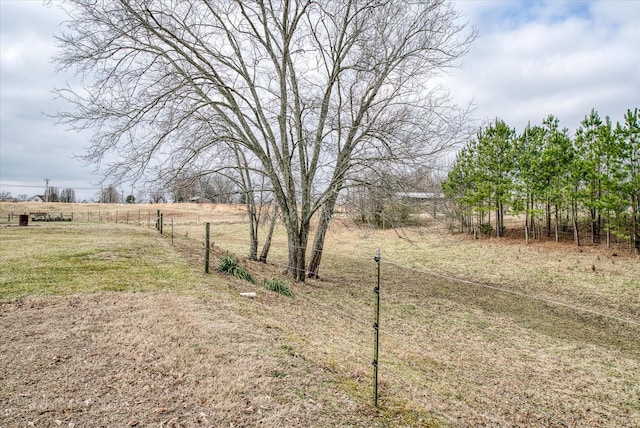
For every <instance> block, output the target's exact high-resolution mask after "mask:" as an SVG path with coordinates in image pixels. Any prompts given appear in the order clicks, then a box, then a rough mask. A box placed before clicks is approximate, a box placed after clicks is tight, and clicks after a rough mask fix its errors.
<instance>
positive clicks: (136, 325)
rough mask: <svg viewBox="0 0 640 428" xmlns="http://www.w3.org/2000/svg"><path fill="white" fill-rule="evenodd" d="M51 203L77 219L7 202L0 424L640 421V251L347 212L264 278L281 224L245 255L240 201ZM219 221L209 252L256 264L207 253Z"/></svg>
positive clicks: (2, 242) (279, 259)
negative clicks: (216, 270)
mask: <svg viewBox="0 0 640 428" xmlns="http://www.w3.org/2000/svg"><path fill="white" fill-rule="evenodd" d="M38 207H42V205H40V206H38ZM45 209H46V210H50V211H56V212H65V213H66V212H74V221H73V222H71V223H39V224H32V225H30V226H29V227H26V228H24V227H17V226H14V225H11V226H9V225H3V224H2V222H3V221H4V222H5V223H6V222H7V221H8V220H9V217H10V216H9V215H8V213H10V212H14V213H19V211H21V212H28V211H29V210H34V208H32V207H31V206H26V205H22V204H0V331H2V332H3V333H2V335H3V341H2V342H1V343H0V371H2V373H3V374H4V376H3V378H4V379H5V380H4V381H3V387H2V389H0V426H3V427H5V426H7V427H9V426H26V425H27V424H28V423H29V422H33V423H34V424H35V425H36V426H43V425H44V426H49V425H60V426H76V427H78V426H150V425H153V426H158V425H160V426H171V424H173V426H255V425H258V424H260V423H262V424H263V425H264V426H318V427H322V426H345V427H346V426H442V427H449V426H454V427H457V426H463V427H473V426H494V427H507V426H508V427H514V426H517V427H550V426H552V427H556V426H557V427H583V426H590V427H591V426H593V427H598V426H602V427H635V426H640V387H639V385H640V279H639V278H640V262H639V260H638V258H634V257H632V256H628V255H624V254H618V253H616V252H614V251H612V250H606V249H602V248H593V247H580V248H574V247H572V246H563V245H557V244H548V243H546V244H540V243H533V244H530V245H523V244H514V243H510V242H509V241H498V240H481V241H473V240H469V239H467V238H466V237H461V236H451V235H448V234H446V233H443V232H442V231H441V230H440V229H439V228H438V227H437V225H434V226H432V227H427V228H423V229H420V230H402V231H389V230H387V231H373V230H370V229H367V228H362V227H356V226H355V225H354V224H352V223H351V222H349V221H348V220H347V219H341V218H337V219H336V220H335V221H334V223H333V224H332V227H331V231H330V234H329V236H328V242H327V245H326V247H325V253H324V256H323V265H322V267H321V271H320V273H321V279H319V280H309V281H308V282H307V283H306V284H290V285H291V286H292V287H293V289H294V297H293V298H288V297H284V296H281V295H278V294H276V293H273V292H270V291H267V290H265V289H264V288H263V287H262V281H263V280H265V279H272V278H280V279H283V280H285V281H287V280H286V277H283V276H282V271H283V266H284V263H285V260H286V241H285V239H284V235H283V233H282V229H279V230H278V233H277V236H276V238H275V240H274V244H273V248H272V251H271V253H270V263H269V264H267V265H264V264H261V263H254V262H248V261H246V260H243V259H242V257H241V256H242V255H244V254H245V253H246V252H247V246H246V235H247V225H246V224H245V222H244V218H243V216H242V212H241V211H240V210H238V209H237V208H235V207H225V206H195V205H184V206H176V205H166V206H155V205H154V206H134V207H133V209H132V208H131V207H127V206H123V205H120V206H117V205H116V206H78V205H60V204H54V205H53V206H52V207H46V208H45ZM156 209H161V211H162V212H163V213H164V220H165V233H164V234H163V235H162V236H160V235H159V234H158V232H157V231H156V230H155V229H154V228H153V227H152V225H153V221H154V216H155V210H156ZM97 211H100V214H99V216H100V217H102V219H101V220H102V223H99V222H98V220H99V219H98V217H96V214H93V213H96V212H97ZM116 211H117V212H118V215H117V216H118V223H117V224H115V223H114V221H115V217H116V215H115V212H116ZM127 212H128V214H127ZM107 213H108V214H107ZM145 214H146V215H147V219H149V218H150V222H149V221H148V222H145V221H144V220H145ZM127 215H128V219H127ZM3 219H5V220H3ZM106 220H110V223H105V221H106ZM204 222H211V227H212V233H211V237H212V238H211V239H212V241H214V243H215V248H214V252H213V262H212V266H215V264H216V263H217V260H219V259H220V258H221V257H222V256H224V255H226V254H228V253H234V254H236V255H238V256H240V257H239V260H240V262H241V264H242V265H243V266H245V267H247V268H248V270H249V271H250V272H251V274H252V275H253V276H254V277H255V278H257V284H255V285H254V284H249V283H246V282H242V281H239V280H235V279H233V278H230V277H226V276H221V275H218V274H209V275H205V274H203V273H202V264H203V262H202V253H203V245H202V242H203V239H202V238H203V235H204V225H203V223H204ZM16 223H17V220H14V221H13V224H16ZM149 223H151V224H149ZM170 225H172V227H170ZM378 248H380V250H381V253H382V263H381V302H382V309H381V320H380V325H381V338H380V340H381V348H380V408H379V409H375V408H374V407H373V406H372V405H371V403H372V369H371V360H372V356H373V329H372V323H373V316H374V313H373V309H374V293H373V286H374V282H375V269H376V264H375V262H374V260H373V256H374V254H375V251H376V249H378ZM245 291H252V292H255V293H256V295H257V296H256V297H255V298H249V299H247V298H244V297H242V296H240V293H241V292H245ZM71 424H73V425H71Z"/></svg>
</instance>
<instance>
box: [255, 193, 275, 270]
mask: <svg viewBox="0 0 640 428" xmlns="http://www.w3.org/2000/svg"><path fill="white" fill-rule="evenodd" d="M276 220H278V206H277V205H275V202H274V207H273V215H272V216H271V222H270V223H269V232H268V233H267V237H266V238H265V240H264V245H263V246H262V252H261V253H260V259H259V260H260V261H261V262H262V263H266V262H267V256H268V255H269V249H270V248H271V238H272V237H273V231H274V230H275V228H276Z"/></svg>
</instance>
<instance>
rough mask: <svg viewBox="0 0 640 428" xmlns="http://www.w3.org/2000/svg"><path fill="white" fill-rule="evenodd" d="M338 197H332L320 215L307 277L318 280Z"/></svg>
mask: <svg viewBox="0 0 640 428" xmlns="http://www.w3.org/2000/svg"><path fill="white" fill-rule="evenodd" d="M336 198H337V195H336V197H331V200H329V201H327V202H325V205H324V207H323V209H322V212H321V214H320V220H319V223H318V229H317V230H316V235H315V238H314V239H313V247H312V249H311V260H309V267H308V268H307V272H308V273H307V276H308V277H309V278H318V277H319V276H318V270H319V269H320V260H322V249H323V247H324V238H325V236H326V234H327V230H329V223H330V222H331V217H332V216H333V208H334V206H335V202H336Z"/></svg>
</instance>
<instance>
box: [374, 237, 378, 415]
mask: <svg viewBox="0 0 640 428" xmlns="http://www.w3.org/2000/svg"><path fill="white" fill-rule="evenodd" d="M374 260H375V261H376V265H377V280H376V287H375V288H374V289H373V292H374V293H375V295H376V296H375V297H376V321H375V323H374V324H373V329H374V332H375V348H374V351H373V405H374V406H375V407H378V349H379V345H380V340H379V339H380V249H378V251H377V252H376V256H375V257H374Z"/></svg>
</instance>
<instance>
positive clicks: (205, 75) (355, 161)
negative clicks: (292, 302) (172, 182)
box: [56, 0, 475, 280]
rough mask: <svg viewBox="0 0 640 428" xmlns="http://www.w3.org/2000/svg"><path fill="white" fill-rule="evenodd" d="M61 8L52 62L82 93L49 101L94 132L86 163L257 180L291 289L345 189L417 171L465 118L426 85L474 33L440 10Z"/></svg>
mask: <svg viewBox="0 0 640 428" xmlns="http://www.w3.org/2000/svg"><path fill="white" fill-rule="evenodd" d="M66 4H67V6H68V12H69V16H70V19H69V21H68V22H67V23H66V28H67V31H66V32H65V33H64V34H62V35H61V36H60V37H59V38H58V40H59V43H60V51H59V54H58V55H57V57H56V60H57V62H58V64H59V66H60V67H61V68H63V69H75V70H77V71H78V73H79V74H80V75H81V76H82V78H83V82H84V86H83V88H82V89H75V88H71V87H68V88H65V89H60V90H58V93H59V94H60V95H61V96H62V97H64V98H65V99H67V100H68V101H70V102H71V103H72V105H74V107H75V108H74V109H73V110H72V111H70V112H64V113H60V119H61V121H62V122H63V123H67V124H71V125H72V126H73V127H76V128H80V129H86V128H92V129H93V130H94V131H95V133H94V134H93V135H94V136H93V139H92V142H91V146H90V148H89V150H88V151H87V153H86V156H85V160H86V161H88V162H92V163H96V164H101V163H105V165H103V167H104V172H105V174H107V175H109V176H111V177H114V178H116V179H117V180H119V181H124V180H137V179H140V177H142V176H143V175H144V176H147V177H161V178H163V179H171V178H172V177H177V176H179V175H180V173H181V172H182V171H184V170H186V169H189V170H192V171H193V170H195V171H220V170H224V169H225V168H236V167H237V168H240V167H242V168H243V169H245V170H247V169H248V170H250V171H255V172H256V173H258V174H262V175H264V176H266V177H267V178H268V180H269V181H270V184H271V188H272V191H273V192H274V196H275V200H276V201H277V204H278V206H279V209H280V211H281V213H282V217H283V219H284V222H285V225H286V229H287V233H288V241H289V270H290V272H291V274H292V275H293V277H294V278H296V279H298V280H304V278H305V274H306V273H307V271H311V273H313V274H315V273H317V267H318V265H319V260H320V258H319V257H320V255H321V250H322V244H323V241H324V233H325V232H326V227H327V225H328V221H329V219H330V218H331V215H332V213H333V209H334V205H335V203H336V199H337V196H338V193H339V192H340V191H341V190H342V189H343V188H344V187H345V186H346V185H347V184H348V183H349V182H350V180H351V178H353V177H354V176H356V175H357V174H359V173H361V172H362V171H363V170H366V169H377V168H379V167H380V166H381V165H386V166H388V167H389V168H407V166H410V165H413V164H420V163H422V164H423V163H424V162H426V161H427V160H428V158H429V157H432V156H433V155H434V154H437V153H439V152H441V151H443V150H446V149H447V148H449V147H451V145H452V144H454V143H456V142H458V139H459V138H460V133H459V131H460V129H461V125H462V124H463V121H464V114H460V113H458V112H457V110H455V109H453V108H451V106H450V105H449V104H448V95H447V93H446V91H444V90H442V88H439V87H437V86H436V87H434V85H433V84H432V81H433V77H434V76H435V75H437V74H438V73H440V72H442V71H443V70H445V69H446V68H449V67H456V66H459V65H460V59H461V57H462V56H463V55H464V54H465V53H466V52H467V50H468V48H469V45H470V43H471V41H472V40H473V38H474V37H475V33H474V32H473V31H470V32H467V31H466V30H465V27H464V25H463V24H461V23H460V22H459V15H458V13H457V11H455V10H454V9H453V8H452V6H451V5H450V4H449V3H448V2H445V1H443V0H432V1H409V0H405V1H403V0H393V1H392V0H336V1H329V0H325V1H316V0H280V1H270V2H264V1H260V0H254V1H246V0H216V1H204V0H181V1H177V0H175V1H173V0H153V1H151V0H119V1H118V0H109V1H107V0H69V1H68V2H67V3H66ZM463 113H464V112H463ZM239 153H240V155H239ZM239 157H241V158H242V162H237V161H238V159H239ZM110 159H113V160H112V161H109V160H110ZM317 213H319V222H320V223H319V226H320V227H318V229H317V231H316V238H315V240H314V245H313V249H312V251H313V254H314V255H313V257H312V263H311V265H310V266H309V267H306V266H305V254H306V249H307V245H308V241H309V235H310V230H311V220H312V217H313V216H314V215H315V214H317ZM323 229H324V230H323Z"/></svg>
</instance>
